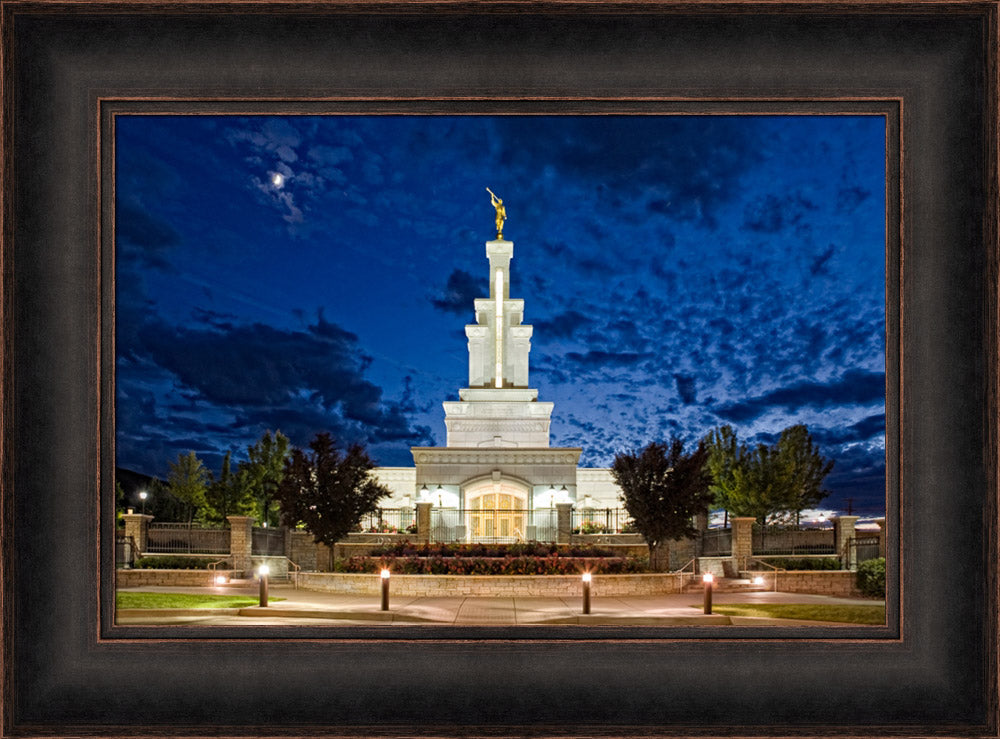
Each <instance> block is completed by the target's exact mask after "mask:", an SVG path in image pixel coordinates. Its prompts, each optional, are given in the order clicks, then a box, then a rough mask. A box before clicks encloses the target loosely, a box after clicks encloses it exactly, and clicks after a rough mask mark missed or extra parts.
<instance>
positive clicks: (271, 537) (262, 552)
mask: <svg viewBox="0 0 1000 739" xmlns="http://www.w3.org/2000/svg"><path fill="white" fill-rule="evenodd" d="M250 537H251V542H250V553H251V554H256V555H258V556H262V557H265V556H271V557H280V556H282V555H284V553H285V532H284V530H282V529H264V528H260V529H259V528H256V527H254V529H253V530H252V531H251V533H250Z"/></svg>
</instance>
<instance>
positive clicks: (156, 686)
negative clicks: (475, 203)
mask: <svg viewBox="0 0 1000 739" xmlns="http://www.w3.org/2000/svg"><path fill="white" fill-rule="evenodd" d="M0 6H2V10H0V13H2V15H0V38H2V98H3V109H2V116H3V117H2V126H0V128H2V130H0V134H2V137H3V138H2V142H3V143H2V160H0V165H2V208H3V210H2V213H3V222H2V251H0V260H2V261H0V264H2V282H0V291H2V293H0V297H2V300H0V326H2V330H3V344H2V352H0V434H2V438H0V483H2V498H0V505H2V508H0V512H2V530H0V534H2V551H0V555H2V556H0V567H2V570H0V598H2V600H0V603H2V629H3V630H2V636H3V638H2V642H0V646H2V668H3V672H2V676H3V684H2V695H0V708H2V712H3V715H2V727H0V731H2V734H3V736H12V737H13V736H51V735H66V734H73V735H76V736H118V735H129V736H164V735H176V736H210V735H211V736H231V735H240V736H319V735H331V736H355V735H392V736H451V735H464V736H500V735H503V736H506V735H530V736H545V735H548V736H556V735H558V736H581V735H587V736H621V735H629V736H641V735H648V736H653V735H659V736H684V735H689V736H708V735H734V734H741V735H765V736H774V735H781V736H791V735H796V736H802V735H817V736H818V735H823V736H827V735H861V736H874V735H884V736H894V735H902V734H907V735H928V736H931V735H933V736H940V735H946V734H947V735H961V736H993V737H996V736H998V730H1000V729H998V724H1000V715H998V654H997V651H998V650H997V635H998V628H997V627H998V601H1000V593H998V572H997V570H998V546H997V544H998V542H997V531H998V498H997V489H998V488H997V485H998V469H997V464H998V455H997V444H998V441H997V439H998V435H997V424H998V420H1000V416H998V404H997V378H998V351H997V343H998V338H997V337H998V330H1000V321H998V300H997V297H998V293H997V288H998V259H997V258H998V248H997V247H998V244H997V233H998V230H997V217H998V159H997V137H998V102H997V101H998V79H997V74H998V72H997V68H998V65H997V61H998V25H997V24H998V4H997V2H995V1H994V2H977V1H975V0H951V1H948V0H946V1H943V2H923V3H918V2H881V1H879V2H863V1H860V0H848V1H846V2H827V0H816V1H815V2H781V1H780V0H774V1H773V2H742V1H741V0H730V1H729V2H704V3H703V2H694V1H692V2H657V1H656V0H650V1H649V2H614V1H613V0H590V1H589V2H588V1H586V0H581V1H577V0H566V1H564V2H563V1H560V0H538V1H537V2H532V1H530V0H507V1H499V2H496V1H493V0H483V1H482V2H476V3H473V2H464V1H462V0H457V1H456V2H442V1H439V0H426V1H423V0H411V1H410V2H393V1H391V0H390V1H389V2H375V1H374V0H371V1H369V2H344V1H340V0H329V1H328V2H308V1H307V2H299V3H273V2H269V1H268V0H243V1H239V0H220V1H219V2H212V1H211V0H186V1H183V2H174V3H165V2H160V0H148V2H139V1H137V0H122V1H121V2H114V1H111V2H87V1H82V2H47V1H46V0H23V1H21V0H0ZM497 70H502V72H503V73H502V74H498V71H497ZM136 112H143V113H149V112H163V113H188V114H199V113H200V114H210V113H226V112H259V113H331V114H350V113H366V112H385V113H410V114H434V113H444V112H448V113H457V112H465V113H508V112H509V113H532V112H558V113H567V114H577V113H583V114H600V113H602V112H615V113H633V114H644V113H667V112H680V113H706V112H717V113H727V114H745V113H760V112H773V113H799V114H837V113H859V112H860V113H866V114H873V115H883V116H885V117H886V121H887V131H888V134H889V135H888V139H889V147H888V150H889V157H888V160H887V165H888V166H887V172H888V182H887V203H888V219H887V222H888V233H887V242H888V248H887V275H888V278H887V286H886V290H887V327H888V334H889V342H888V347H887V377H888V379H887V398H886V405H887V461H888V464H887V477H888V498H887V500H888V510H887V518H888V520H889V522H890V524H891V529H890V531H891V536H892V541H893V543H894V546H893V548H892V554H891V556H890V577H889V589H890V597H889V598H888V602H889V609H888V610H889V616H888V624H887V625H886V626H885V627H884V628H853V629H852V628H847V629H835V628H821V627H816V628H809V629H806V630H802V629H794V628H780V629H770V630H767V631H765V630H761V629H758V630H748V629H738V630H725V631H722V630H718V629H716V630H713V629H695V628H688V629H654V628H645V627H636V628H625V627H620V628H610V627H609V628H604V627H565V628H563V627H558V628H553V629H542V628H534V629H532V628H525V629H519V630H517V631H515V632H510V631H498V630H495V629H490V628H488V627H463V628H446V627H430V628H423V627H420V628H417V627H409V628H406V627H403V628H401V629H399V630H396V629H392V630H391V632H390V631H387V630H380V629H364V628H360V627H358V628H351V627H341V628H339V629H329V628H325V629H324V628H318V627H304V628H292V627H262V628H257V629H252V630H250V629H239V630H227V629H224V628H217V629H207V628H196V627H194V628H180V627H168V628H165V629H157V628H154V627H145V628H142V627H117V626H115V625H114V623H113V603H112V600H111V597H110V593H111V591H112V589H113V577H114V572H113V566H111V564H110V559H111V558H110V547H109V546H108V545H107V542H108V540H109V537H110V534H111V533H112V532H111V531H110V526H111V521H112V517H111V516H109V515H104V516H103V517H102V515H101V513H102V511H104V512H105V513H106V512H107V511H108V510H109V508H108V506H109V504H110V501H111V498H112V495H113V491H112V487H113V470H114V461H113V460H114V447H113V425H114V404H113V397H114V384H113V367H114V343H113V342H114V337H113V330H112V329H113V325H114V314H113V310H114V306H113V297H114V259H113V229H114V222H113V212H112V211H113V209H112V208H111V207H110V205H109V204H110V203H113V187H114V178H113V176H111V173H112V166H113V150H112V147H110V146H109V142H111V141H113V136H112V132H113V125H114V120H115V117H116V116H118V115H128V114H129V113H136ZM55 532H60V533H59V535H58V536H57V535H55Z"/></svg>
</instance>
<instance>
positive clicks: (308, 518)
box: [275, 433, 391, 547]
mask: <svg viewBox="0 0 1000 739" xmlns="http://www.w3.org/2000/svg"><path fill="white" fill-rule="evenodd" d="M374 467H375V463H374V462H373V461H372V459H371V458H370V457H369V456H368V454H367V452H365V450H364V449H363V448H362V447H361V446H360V445H358V444H354V445H352V446H350V447H349V448H348V449H347V453H346V454H341V452H340V451H339V450H338V449H337V448H336V445H335V444H334V442H333V438H332V437H331V436H330V434H328V433H320V434H317V435H316V438H315V439H313V440H312V441H311V442H310V443H309V451H308V452H307V451H303V450H302V449H297V448H296V449H293V450H292V453H291V455H290V456H289V457H288V459H287V460H286V462H285V469H284V476H283V477H282V479H281V482H280V484H279V485H278V489H277V493H276V495H275V498H276V500H277V501H278V504H279V506H280V507H281V515H282V522H283V523H284V524H285V525H286V526H298V525H299V524H302V525H303V526H305V528H306V530H307V531H309V533H311V534H312V535H313V538H314V539H315V540H316V541H317V542H320V543H323V544H326V545H327V546H330V547H332V546H333V545H334V544H335V543H336V542H337V541H339V540H340V539H343V538H344V537H345V536H346V535H347V533H348V532H349V531H351V529H353V528H354V527H355V526H356V525H357V524H358V523H360V521H361V517H362V516H363V515H364V514H366V513H369V512H371V511H373V510H375V508H376V507H377V505H378V501H379V500H380V499H381V498H383V497H385V496H387V495H391V491H390V490H389V489H388V488H386V487H385V486H383V485H380V484H379V483H377V482H376V481H375V478H374V477H372V475H371V470H372V469H373V468H374Z"/></svg>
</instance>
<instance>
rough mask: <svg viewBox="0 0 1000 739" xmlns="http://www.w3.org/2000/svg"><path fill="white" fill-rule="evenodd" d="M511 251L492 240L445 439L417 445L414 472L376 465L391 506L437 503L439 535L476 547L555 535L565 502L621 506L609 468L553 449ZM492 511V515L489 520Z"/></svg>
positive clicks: (447, 410) (448, 405)
mask: <svg viewBox="0 0 1000 739" xmlns="http://www.w3.org/2000/svg"><path fill="white" fill-rule="evenodd" d="M513 255H514V244H513V243H512V242H510V241H506V240H503V239H499V238H498V239H497V240H495V241H490V242H487V244H486V257H487V259H488V260H489V268H490V294H489V297H488V298H477V299H476V300H475V304H474V309H475V316H476V323H475V324H470V325H467V326H466V327H465V334H466V336H467V337H468V340H469V343H468V349H469V385H468V387H465V388H462V389H460V390H459V391H458V395H459V400H457V401H445V402H444V415H445V418H444V423H445V427H446V429H447V433H448V436H447V442H446V445H445V446H443V447H412V449H411V452H412V454H413V461H414V465H415V466H414V467H380V468H378V469H376V470H375V473H376V475H377V477H378V479H379V481H380V482H381V483H383V484H384V485H386V486H387V487H388V488H390V489H391V490H392V491H393V495H392V497H391V498H390V499H387V500H384V501H383V503H382V505H383V506H384V507H386V508H411V507H413V505H414V504H415V503H418V502H431V503H433V509H432V516H433V519H432V520H433V521H434V527H435V528H436V529H438V530H439V532H440V533H441V534H442V536H441V537H440V538H449V539H458V540H467V541H475V540H476V539H477V538H486V537H488V538H491V539H496V538H503V539H510V540H518V539H527V540H531V539H539V540H544V539H548V538H551V536H550V535H551V534H552V533H554V527H555V525H556V522H555V510H556V506H557V505H558V504H560V503H571V504H574V505H575V507H577V508H588V509H589V508H595V509H601V508H618V507H619V506H620V502H619V500H618V494H619V489H618V486H617V485H616V484H615V483H614V480H613V479H612V477H611V470H609V469H598V468H583V469H581V468H579V467H578V466H577V465H578V464H579V461H580V453H581V451H582V449H580V448H578V447H552V446H549V426H550V423H551V416H552V410H553V405H554V404H553V403H550V402H542V401H539V400H538V391H537V390H535V389H532V388H530V387H529V386H528V354H529V352H530V351H531V335H532V327H531V326H530V325H525V324H523V323H522V322H521V321H522V320H523V317H524V301H523V300H520V299H513V298H511V297H510V262H511V259H512V258H513ZM487 512H488V513H487Z"/></svg>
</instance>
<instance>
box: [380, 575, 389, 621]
mask: <svg viewBox="0 0 1000 739" xmlns="http://www.w3.org/2000/svg"><path fill="white" fill-rule="evenodd" d="M382 610H383V611H388V610H389V570H388V569H386V568H385V567H383V568H382Z"/></svg>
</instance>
